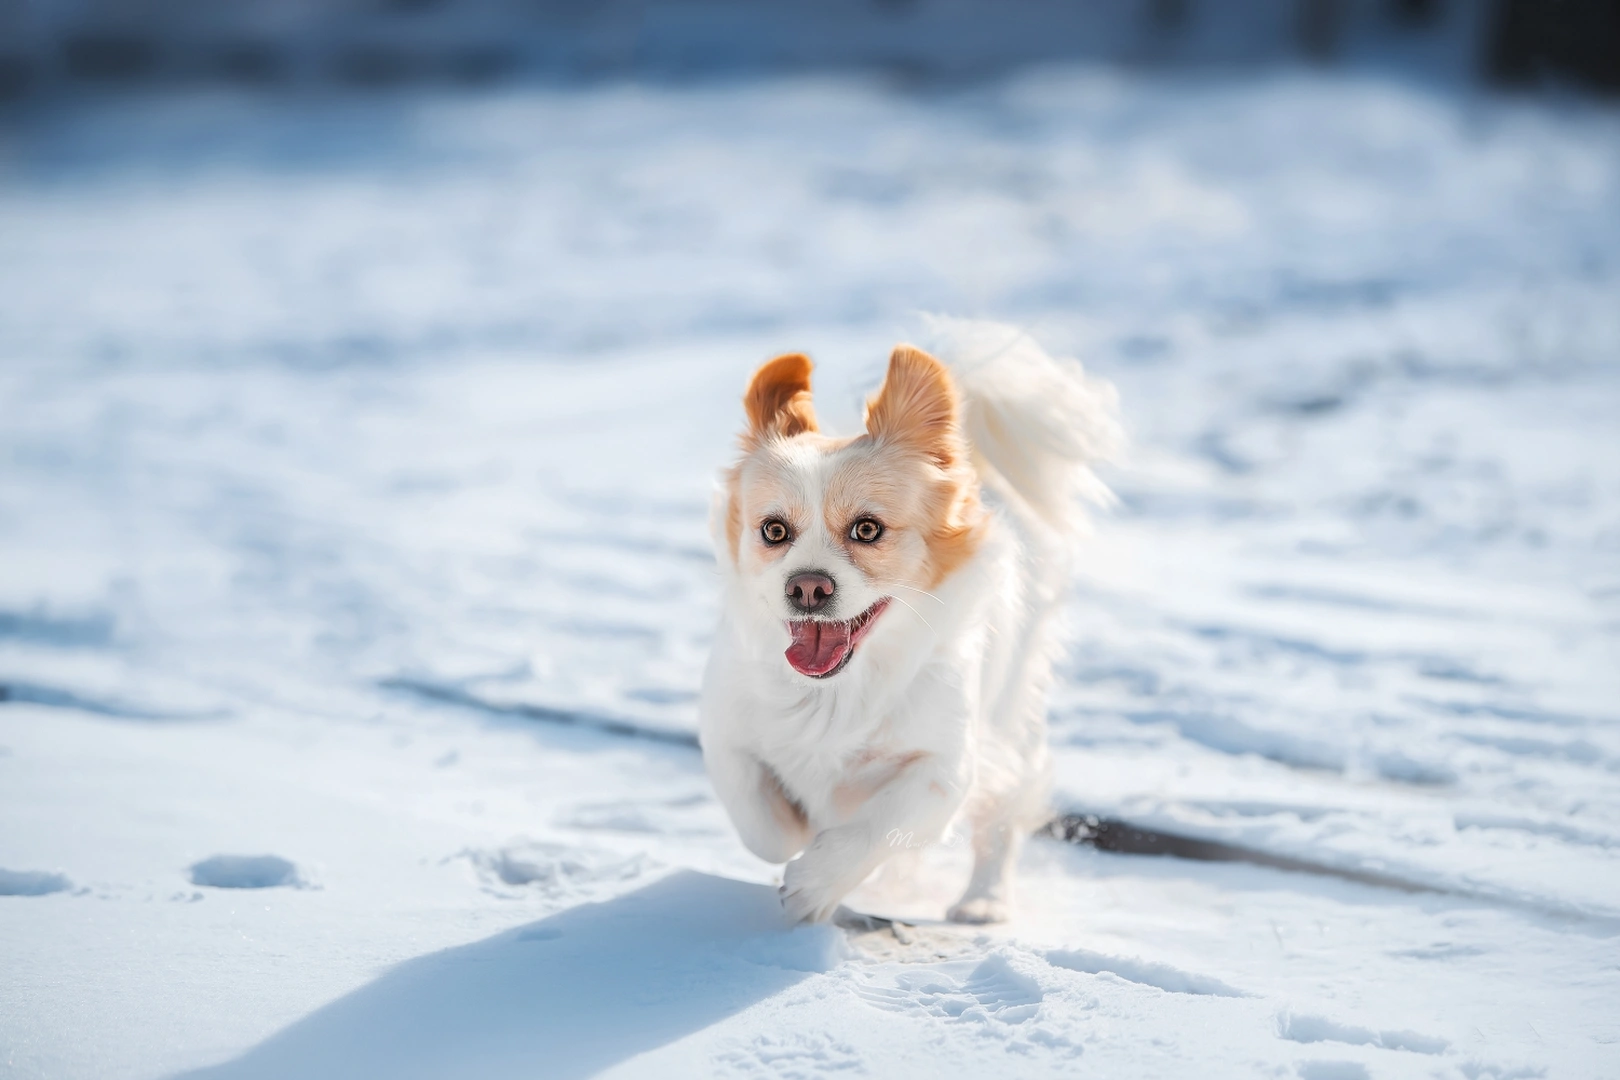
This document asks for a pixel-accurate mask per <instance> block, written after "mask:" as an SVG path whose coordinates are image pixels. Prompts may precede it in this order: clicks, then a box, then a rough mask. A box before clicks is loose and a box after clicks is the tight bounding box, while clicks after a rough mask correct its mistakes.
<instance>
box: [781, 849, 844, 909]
mask: <svg viewBox="0 0 1620 1080" xmlns="http://www.w3.org/2000/svg"><path fill="white" fill-rule="evenodd" d="M777 895H778V896H780V897H781V899H782V910H783V911H784V912H785V913H786V914H787V917H788V918H789V919H791V920H792V921H793V922H817V923H819V922H826V921H827V920H828V919H830V918H832V914H833V912H834V911H836V910H838V902H839V901H840V900H842V899H843V898H844V890H843V889H840V888H838V887H837V886H836V884H835V883H834V882H832V881H829V880H827V876H826V875H825V874H824V873H823V872H822V867H821V860H820V859H816V858H812V857H811V855H810V853H809V852H806V853H805V854H804V855H801V856H799V857H798V858H797V859H794V860H793V861H792V862H790V863H788V864H787V867H786V868H785V869H784V870H783V872H782V887H781V888H780V889H779V890H777Z"/></svg>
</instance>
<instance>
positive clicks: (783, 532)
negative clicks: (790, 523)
mask: <svg viewBox="0 0 1620 1080" xmlns="http://www.w3.org/2000/svg"><path fill="white" fill-rule="evenodd" d="M790 535H791V534H790V533H789V532H788V527H787V525H785V524H784V523H782V522H780V521H777V520H776V519H775V518H772V519H771V520H769V521H767V522H766V523H765V524H763V525H761V526H760V527H759V538H760V539H761V540H763V541H765V542H766V543H767V544H769V545H770V546H771V547H775V546H776V545H777V544H781V543H785V542H786V541H787V538H788V537H789V536H790Z"/></svg>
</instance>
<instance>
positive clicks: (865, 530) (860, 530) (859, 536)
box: [849, 518, 883, 544]
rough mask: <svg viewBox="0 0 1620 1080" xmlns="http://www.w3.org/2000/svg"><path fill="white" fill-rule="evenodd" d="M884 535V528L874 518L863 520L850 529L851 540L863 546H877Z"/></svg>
mask: <svg viewBox="0 0 1620 1080" xmlns="http://www.w3.org/2000/svg"><path fill="white" fill-rule="evenodd" d="M882 535H883V526H882V525H880V524H879V523H878V522H876V521H874V520H873V519H872V518H861V520H859V521H857V522H856V523H855V524H853V525H851V526H850V527H849V538H850V539H851V540H857V541H859V542H860V543H863V544H875V543H877V540H878V537H880V536H882Z"/></svg>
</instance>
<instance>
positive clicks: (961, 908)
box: [945, 896, 1012, 926]
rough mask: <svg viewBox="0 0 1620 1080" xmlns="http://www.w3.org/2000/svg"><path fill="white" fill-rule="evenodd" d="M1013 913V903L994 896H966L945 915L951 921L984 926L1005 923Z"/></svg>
mask: <svg viewBox="0 0 1620 1080" xmlns="http://www.w3.org/2000/svg"><path fill="white" fill-rule="evenodd" d="M1011 915H1012V905H1010V904H1008V903H1007V901H1005V900H998V899H996V898H995V897H993V896H973V897H964V898H963V899H962V900H961V901H959V902H958V903H957V905H956V906H955V907H953V908H951V910H950V911H948V912H946V913H945V917H946V918H947V919H949V920H951V922H954V923H967V924H969V925H971V926H983V925H984V924H986V923H1003V922H1006V921H1007V919H1008V917H1010V916H1011Z"/></svg>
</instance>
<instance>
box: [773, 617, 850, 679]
mask: <svg viewBox="0 0 1620 1080" xmlns="http://www.w3.org/2000/svg"><path fill="white" fill-rule="evenodd" d="M788 632H789V633H790V634H792V635H793V644H791V645H789V646H788V648H787V662H788V663H790V664H792V665H793V670H794V671H797V672H798V673H799V674H800V675H810V676H817V675H825V674H827V672H829V671H831V670H832V669H833V668H835V667H837V666H838V665H839V664H842V663H843V662H844V657H845V656H846V655H847V654H848V653H849V647H850V646H849V623H847V622H812V621H811V620H809V619H795V620H793V621H791V622H789V623H788Z"/></svg>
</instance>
